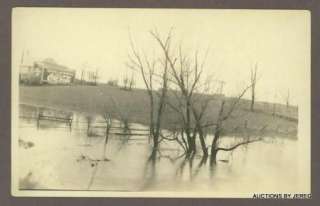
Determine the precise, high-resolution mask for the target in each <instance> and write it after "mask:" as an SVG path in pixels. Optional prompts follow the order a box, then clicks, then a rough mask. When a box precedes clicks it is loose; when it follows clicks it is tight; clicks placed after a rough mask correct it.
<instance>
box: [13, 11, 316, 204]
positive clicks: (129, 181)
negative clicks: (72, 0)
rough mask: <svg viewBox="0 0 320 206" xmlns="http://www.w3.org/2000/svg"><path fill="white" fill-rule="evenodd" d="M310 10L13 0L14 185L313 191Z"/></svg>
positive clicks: (77, 193)
mask: <svg viewBox="0 0 320 206" xmlns="http://www.w3.org/2000/svg"><path fill="white" fill-rule="evenodd" d="M310 18H311V17H310V12H309V11H307V10H253V9H246V10H228V9H142V8H141V9H138V8H136V9H125V8H112V9H111V8H49V7H47V8H36V7H29V8H27V7H17V8H14V9H13V10H12V65H11V66H12V67H11V73H12V80H11V81H12V103H11V104H12V105H11V109H12V110H11V112H12V117H11V118H12V123H11V125H12V128H11V133H12V136H11V149H12V153H11V154H12V166H11V173H12V174H11V175H12V176H11V177H12V181H11V186H12V187H11V193H12V195H13V196H30V197H40V196H45V197H184V198H191V197H196V198H204V197H210V198H258V199H263V198H268V197H269V198H283V197H288V198H294V197H295V196H297V198H299V197H300V198H302V196H303V197H304V198H311V194H310V193H311V144H310V141H311V132H310V124H311V123H310V118H311V117H310V113H311V112H310V106H311V101H310V85H311V80H310V78H311V75H310V71H311V19H310ZM285 195H289V196H285ZM299 195H301V196H299ZM308 195H309V196H308Z"/></svg>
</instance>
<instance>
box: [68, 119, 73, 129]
mask: <svg viewBox="0 0 320 206" xmlns="http://www.w3.org/2000/svg"><path fill="white" fill-rule="evenodd" d="M72 120H73V118H72V117H71V116H70V117H69V122H68V123H69V129H70V132H71V131H72Z"/></svg>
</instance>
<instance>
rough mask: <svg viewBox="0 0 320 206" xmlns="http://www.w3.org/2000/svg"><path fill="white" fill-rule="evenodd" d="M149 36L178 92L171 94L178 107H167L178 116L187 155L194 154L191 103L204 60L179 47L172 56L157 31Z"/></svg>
mask: <svg viewBox="0 0 320 206" xmlns="http://www.w3.org/2000/svg"><path fill="white" fill-rule="evenodd" d="M151 35H152V36H153V37H154V38H155V40H156V41H157V42H158V44H159V46H160V48H161V50H162V51H163V53H164V55H165V57H166V59H167V62H168V67H169V68H170V70H169V71H170V72H169V74H170V80H171V81H172V82H174V85H175V86H176V87H177V91H178V92H176V91H174V92H173V93H174V94H175V96H176V97H177V100H178V102H179V103H178V104H179V106H178V107H176V106H175V105H173V104H169V105H170V107H171V108H173V109H174V110H175V111H177V112H178V113H179V114H180V117H181V120H182V123H183V125H182V126H183V132H182V133H181V135H182V136H183V135H184V134H185V135H186V139H187V141H186V142H187V153H188V154H191V153H194V152H196V136H197V129H194V126H193V122H194V117H193V111H192V101H193V95H194V92H195V90H196V88H197V87H198V86H199V85H200V79H201V76H202V73H203V66H204V62H205V58H204V59H203V62H199V57H198V51H196V52H195V53H194V56H193V57H189V56H187V55H185V54H184V53H183V52H182V48H181V46H180V47H179V51H178V55H174V54H172V51H171V47H168V46H167V45H166V42H165V41H163V40H162V39H161V38H160V35H159V33H157V31H152V32H151ZM169 38H170V36H169ZM198 118H201V117H198Z"/></svg>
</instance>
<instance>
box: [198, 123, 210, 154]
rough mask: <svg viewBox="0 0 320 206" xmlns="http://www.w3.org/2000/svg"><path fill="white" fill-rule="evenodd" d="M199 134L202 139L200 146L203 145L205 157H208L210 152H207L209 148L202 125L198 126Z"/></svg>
mask: <svg viewBox="0 0 320 206" xmlns="http://www.w3.org/2000/svg"><path fill="white" fill-rule="evenodd" d="M198 133H199V139H200V144H201V148H202V152H203V156H204V157H207V156H208V150H207V147H206V142H205V140H204V135H203V131H202V128H201V126H200V125H198Z"/></svg>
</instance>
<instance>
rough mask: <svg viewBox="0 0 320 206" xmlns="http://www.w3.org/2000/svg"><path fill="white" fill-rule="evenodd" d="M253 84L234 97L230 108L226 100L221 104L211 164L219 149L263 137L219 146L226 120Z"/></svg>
mask: <svg viewBox="0 0 320 206" xmlns="http://www.w3.org/2000/svg"><path fill="white" fill-rule="evenodd" d="M252 86H253V85H252V84H251V85H249V86H247V87H246V88H244V89H243V90H242V92H241V93H240V94H239V95H238V96H237V97H236V98H234V100H233V101H232V102H231V103H229V104H230V105H229V108H228V109H226V106H225V105H226V101H225V100H222V102H221V105H220V109H219V114H218V117H217V121H216V125H215V126H216V127H215V131H214V137H213V140H212V144H211V154H210V165H213V164H214V163H215V162H216V158H217V154H218V152H219V151H232V150H235V149H236V148H238V147H239V146H241V145H247V144H249V143H253V142H256V141H260V140H261V138H254V139H246V140H244V141H241V142H239V143H236V144H235V145H233V146H231V147H228V148H225V147H220V146H219V140H220V138H221V136H222V132H223V128H224V122H225V121H226V120H228V119H229V118H230V117H231V116H232V113H233V112H234V111H235V109H236V108H237V106H238V104H239V102H240V100H241V98H242V97H243V96H244V95H245V93H246V92H247V91H248V90H249V89H250V88H252Z"/></svg>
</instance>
